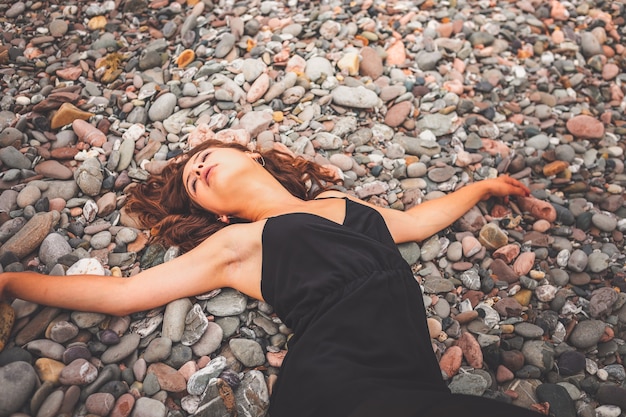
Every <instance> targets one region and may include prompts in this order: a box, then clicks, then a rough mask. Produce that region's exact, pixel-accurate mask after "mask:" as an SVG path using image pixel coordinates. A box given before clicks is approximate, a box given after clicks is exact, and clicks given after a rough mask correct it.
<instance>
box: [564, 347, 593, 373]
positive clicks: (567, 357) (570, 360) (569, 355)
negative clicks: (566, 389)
mask: <svg viewBox="0 0 626 417" xmlns="http://www.w3.org/2000/svg"><path fill="white" fill-rule="evenodd" d="M558 363H559V372H560V373H561V375H563V376H569V375H574V374H577V373H579V372H581V371H583V370H584V369H585V365H586V360H585V355H584V354H583V353H582V352H578V351H575V350H570V351H567V352H563V353H561V355H560V356H559V360H558Z"/></svg>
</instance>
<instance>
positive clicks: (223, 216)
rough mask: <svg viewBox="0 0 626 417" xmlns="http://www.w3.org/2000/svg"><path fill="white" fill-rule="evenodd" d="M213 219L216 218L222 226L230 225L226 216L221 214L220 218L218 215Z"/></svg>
mask: <svg viewBox="0 0 626 417" xmlns="http://www.w3.org/2000/svg"><path fill="white" fill-rule="evenodd" d="M215 218H217V221H219V222H222V223H224V224H229V223H230V218H229V217H228V216H227V215H225V214H222V215H221V216H219V215H218V216H215Z"/></svg>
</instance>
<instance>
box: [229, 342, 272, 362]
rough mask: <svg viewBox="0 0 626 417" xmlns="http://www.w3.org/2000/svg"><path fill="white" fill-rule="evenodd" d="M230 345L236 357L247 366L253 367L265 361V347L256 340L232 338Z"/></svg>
mask: <svg viewBox="0 0 626 417" xmlns="http://www.w3.org/2000/svg"><path fill="white" fill-rule="evenodd" d="M228 346H229V347H230V348H231V350H232V351H233V354H234V355H235V357H236V358H237V359H238V360H239V361H240V362H241V363H242V364H243V365H244V366H246V367H250V368H253V367H255V366H261V365H263V364H264V363H265V355H264V354H263V349H262V348H261V345H259V344H258V343H257V342H255V341H254V340H249V339H230V340H229V342H228Z"/></svg>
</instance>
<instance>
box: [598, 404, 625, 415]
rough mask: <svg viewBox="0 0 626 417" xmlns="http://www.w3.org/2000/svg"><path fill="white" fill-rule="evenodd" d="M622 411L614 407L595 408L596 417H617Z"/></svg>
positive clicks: (602, 406)
mask: <svg viewBox="0 0 626 417" xmlns="http://www.w3.org/2000/svg"><path fill="white" fill-rule="evenodd" d="M620 414H622V409H621V408H619V407H618V406H616V405H601V406H600V407H598V408H596V417H619V415H620Z"/></svg>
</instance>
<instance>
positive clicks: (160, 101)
mask: <svg viewBox="0 0 626 417" xmlns="http://www.w3.org/2000/svg"><path fill="white" fill-rule="evenodd" d="M176 101H177V99H176V95H175V94H173V93H165V94H163V95H161V96H159V97H158V98H157V99H156V100H155V101H154V103H152V105H151V106H150V109H149V110H148V117H149V118H150V120H152V121H153V122H157V121H163V120H165V119H167V118H168V117H170V116H171V115H172V113H174V108H175V107H176Z"/></svg>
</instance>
